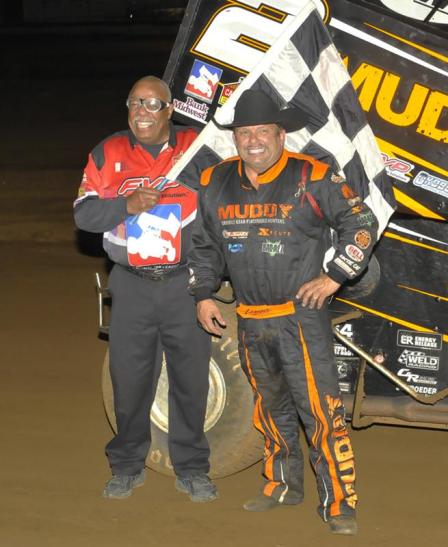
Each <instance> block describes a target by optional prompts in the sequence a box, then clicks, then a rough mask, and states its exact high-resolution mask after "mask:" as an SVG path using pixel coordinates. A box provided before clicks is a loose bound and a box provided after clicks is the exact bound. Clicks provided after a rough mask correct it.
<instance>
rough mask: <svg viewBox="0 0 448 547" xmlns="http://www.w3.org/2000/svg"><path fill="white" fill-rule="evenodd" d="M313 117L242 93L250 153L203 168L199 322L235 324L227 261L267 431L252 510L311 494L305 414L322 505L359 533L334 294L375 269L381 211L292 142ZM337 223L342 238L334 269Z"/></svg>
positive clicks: (194, 259)
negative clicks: (229, 314) (225, 281)
mask: <svg viewBox="0 0 448 547" xmlns="http://www.w3.org/2000/svg"><path fill="white" fill-rule="evenodd" d="M307 121H308V119H307V115H306V113H305V112H303V111H301V110H299V109H294V108H287V109H284V110H280V109H279V107H278V106H277V104H276V103H275V102H274V101H273V99H271V98H270V97H269V96H268V95H266V94H265V93H264V92H262V91H256V90H247V91H244V92H243V93H242V95H241V97H240V99H239V100H238V102H237V104H236V109H235V116H234V120H233V122H232V123H231V124H229V125H227V126H225V127H224V128H225V129H232V130H233V138H234V141H235V145H236V148H237V151H238V155H239V156H238V157H236V158H231V159H229V160H226V161H224V162H222V163H220V164H218V165H216V166H213V167H210V168H208V169H206V170H205V171H204V172H203V173H202V176H201V185H202V194H201V198H200V207H199V215H198V218H197V220H196V224H195V228H194V233H193V248H192V251H191V252H190V255H189V268H190V291H191V292H192V293H193V295H194V296H195V299H196V302H197V315H198V320H199V322H200V323H201V325H202V326H203V328H204V329H205V330H207V331H208V332H210V333H212V334H214V335H217V336H219V335H220V334H221V333H222V328H223V327H225V322H224V320H223V318H222V316H221V314H220V311H219V309H218V307H217V306H216V304H215V302H214V300H213V299H212V294H213V292H214V291H215V290H216V289H217V288H218V287H219V285H220V282H221V279H222V277H223V275H224V271H225V269H227V271H228V273H229V275H230V278H231V281H232V285H233V289H234V292H235V295H236V299H237V307H236V311H237V314H238V336H239V353H240V360H241V366H242V367H243V370H244V372H245V373H246V375H247V377H248V379H249V382H250V383H251V386H252V388H253V390H254V397H255V408H254V424H255V426H256V427H257V429H259V430H260V431H261V432H262V433H263V435H264V437H265V451H264V469H263V476H264V483H263V487H262V489H261V492H260V493H259V494H258V495H257V496H256V497H255V498H253V499H251V500H249V501H247V502H246V503H245V504H244V508H245V509H246V510H248V511H265V510H269V509H272V508H274V507H281V506H282V505H295V504H298V503H300V502H301V501H302V499H303V457H302V454H301V450H300V446H299V442H298V429H299V418H300V421H301V422H302V424H303V426H304V429H305V432H306V435H307V438H308V441H309V445H310V459H311V462H312V464H313V467H314V470H315V472H316V477H317V486H318V492H319V496H320V505H319V508H318V511H319V514H320V516H321V517H322V518H323V520H324V521H325V522H328V523H329V525H330V529H331V531H332V532H333V533H336V534H355V533H356V531H357V524H356V519H355V505H356V501H357V497H356V493H355V490H354V479H355V468H354V459H353V451H352V447H351V443H350V439H349V437H348V432H347V427H346V423H345V414H344V407H343V403H342V399H341V396H340V393H339V387H338V379H337V370H336V366H335V363H334V359H333V343H332V330H331V323H330V319H329V314H328V310H327V302H328V297H330V296H331V295H332V294H334V293H335V292H336V291H337V290H338V288H339V287H340V286H341V284H342V283H344V281H346V280H347V279H352V278H354V277H356V276H357V275H359V274H360V273H361V272H362V271H363V270H364V268H365V267H366V266H367V263H368V259H369V255H370V253H371V251H372V247H373V245H374V243H375V241H376V233H377V220H376V218H375V216H374V215H373V213H372V212H371V211H370V209H369V208H368V206H367V205H365V204H364V203H363V202H362V201H361V198H359V197H358V196H357V195H356V194H355V192H354V191H353V190H352V189H351V188H350V186H349V185H348V184H347V183H346V182H345V181H344V180H343V178H342V177H340V176H338V175H336V174H335V173H332V172H331V169H330V168H329V166H328V165H326V164H324V163H322V162H319V161H317V160H315V159H314V158H312V157H310V156H304V155H301V154H297V153H293V152H290V151H288V150H287V149H285V148H284V144H285V136H286V133H287V132H290V131H295V130H298V129H300V128H302V127H304V126H305V125H306V124H307ZM330 227H331V228H333V229H334V230H335V232H336V234H337V244H336V245H335V254H334V256H333V258H332V259H330V261H329V262H327V264H326V270H327V273H324V272H323V271H322V264H323V261H324V254H325V252H326V250H327V248H328V241H329V239H328V235H329V230H330ZM361 232H362V233H361ZM361 235H362V236H363V237H361ZM357 241H362V250H361V248H360V247H361V246H360V244H357Z"/></svg>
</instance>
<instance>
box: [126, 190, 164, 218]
mask: <svg viewBox="0 0 448 547" xmlns="http://www.w3.org/2000/svg"><path fill="white" fill-rule="evenodd" d="M159 199H160V192H159V191H157V190H154V189H152V188H137V190H135V191H134V192H132V194H131V195H130V196H129V197H127V198H126V209H127V212H128V213H129V214H130V215H138V214H139V213H143V212H144V211H147V210H148V209H152V208H153V207H154V205H157V203H158V202H159Z"/></svg>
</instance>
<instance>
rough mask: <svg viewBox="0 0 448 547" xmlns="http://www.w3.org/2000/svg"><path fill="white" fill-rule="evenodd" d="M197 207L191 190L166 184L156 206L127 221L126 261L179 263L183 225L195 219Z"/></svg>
mask: <svg viewBox="0 0 448 547" xmlns="http://www.w3.org/2000/svg"><path fill="white" fill-rule="evenodd" d="M171 182H172V181H171ZM196 208H197V193H196V192H195V191H194V190H192V189H191V188H188V187H187V186H184V185H183V184H180V183H176V184H175V185H174V184H173V185H171V184H168V185H166V187H165V189H164V190H163V191H162V195H161V197H160V201H159V203H158V204H157V205H156V206H155V207H153V208H152V209H150V210H149V211H146V212H145V213H141V214H140V215H136V216H134V217H131V218H129V219H127V220H126V239H127V251H128V261H129V264H130V265H131V266H159V265H166V264H177V263H178V262H180V259H181V248H182V227H184V226H186V225H188V224H189V223H190V222H192V221H193V220H194V218H195V217H196Z"/></svg>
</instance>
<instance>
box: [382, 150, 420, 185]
mask: <svg viewBox="0 0 448 547" xmlns="http://www.w3.org/2000/svg"><path fill="white" fill-rule="evenodd" d="M381 156H382V157H383V161H384V165H385V167H386V172H387V174H388V175H389V177H392V178H394V179H397V180H401V182H409V176H408V175H410V173H411V171H412V169H414V167H415V165H414V164H413V163H409V162H408V161H405V160H401V159H399V158H394V157H390V156H388V155H387V154H385V153H384V152H382V153H381Z"/></svg>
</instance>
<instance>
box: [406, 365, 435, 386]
mask: <svg viewBox="0 0 448 547" xmlns="http://www.w3.org/2000/svg"><path fill="white" fill-rule="evenodd" d="M397 375H398V376H400V377H402V378H405V379H406V382H407V383H408V384H426V385H430V386H436V385H437V379H436V378H433V377H432V376H421V375H420V374H417V373H415V372H413V371H412V370H409V369H408V368H401V369H400V370H399V371H398V372H397Z"/></svg>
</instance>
